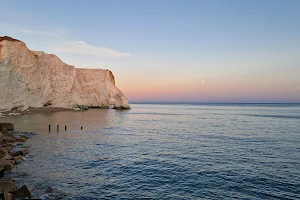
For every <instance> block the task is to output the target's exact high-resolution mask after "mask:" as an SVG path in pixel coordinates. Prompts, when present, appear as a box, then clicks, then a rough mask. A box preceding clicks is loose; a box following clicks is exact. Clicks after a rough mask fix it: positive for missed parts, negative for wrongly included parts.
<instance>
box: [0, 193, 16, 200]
mask: <svg viewBox="0 0 300 200" xmlns="http://www.w3.org/2000/svg"><path fill="white" fill-rule="evenodd" d="M0 198H1V199H4V200H14V199H15V195H14V194H12V193H10V192H4V193H1V194H0Z"/></svg>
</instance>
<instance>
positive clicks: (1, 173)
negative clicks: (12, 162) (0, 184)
mask: <svg viewBox="0 0 300 200" xmlns="http://www.w3.org/2000/svg"><path fill="white" fill-rule="evenodd" d="M4 172H5V168H4V167H3V166H0V177H3V176H4Z"/></svg>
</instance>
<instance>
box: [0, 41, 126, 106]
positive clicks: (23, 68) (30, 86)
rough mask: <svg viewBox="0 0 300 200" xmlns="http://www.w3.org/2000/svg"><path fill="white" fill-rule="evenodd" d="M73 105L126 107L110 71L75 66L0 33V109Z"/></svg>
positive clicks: (124, 98)
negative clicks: (30, 48) (0, 35)
mask: <svg viewBox="0 0 300 200" xmlns="http://www.w3.org/2000/svg"><path fill="white" fill-rule="evenodd" d="M76 105H83V106H88V107H101V108H108V107H110V108H116V109H129V108H130V106H129V104H128V100H127V98H126V97H125V95H124V94H123V93H122V92H121V91H120V90H119V89H118V88H117V87H116V85H115V79H114V76H113V74H112V72H111V71H109V70H106V69H79V68H75V67H74V66H71V65H67V64H65V63H64V62H62V61H61V60H60V59H59V58H58V57H57V56H55V55H52V54H46V53H44V52H42V51H31V50H29V49H28V48H27V47H26V45H25V43H24V42H22V41H19V40H16V39H13V38H10V37H7V36H5V37H0V110H1V109H5V110H10V109H13V108H19V109H27V108H28V107H46V106H50V107H62V108H74V107H76Z"/></svg>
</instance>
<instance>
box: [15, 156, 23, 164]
mask: <svg viewBox="0 0 300 200" xmlns="http://www.w3.org/2000/svg"><path fill="white" fill-rule="evenodd" d="M13 158H14V160H15V162H16V163H19V162H21V161H22V160H23V157H22V156H15V157H13Z"/></svg>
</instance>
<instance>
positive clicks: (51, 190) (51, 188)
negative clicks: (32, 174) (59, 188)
mask: <svg viewBox="0 0 300 200" xmlns="http://www.w3.org/2000/svg"><path fill="white" fill-rule="evenodd" d="M53 190H54V189H53V187H51V186H48V187H47V189H46V193H52V192H53Z"/></svg>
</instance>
